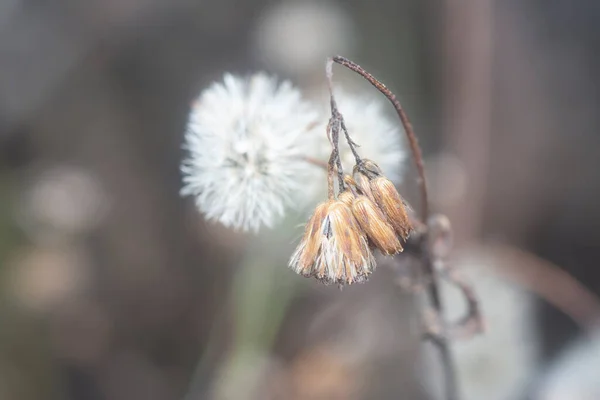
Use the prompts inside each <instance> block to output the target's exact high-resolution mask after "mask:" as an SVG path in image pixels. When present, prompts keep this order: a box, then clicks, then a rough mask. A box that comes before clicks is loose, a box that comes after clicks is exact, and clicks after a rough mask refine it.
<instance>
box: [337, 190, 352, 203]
mask: <svg viewBox="0 0 600 400" xmlns="http://www.w3.org/2000/svg"><path fill="white" fill-rule="evenodd" d="M355 198H356V196H355V195H354V193H352V192H351V191H350V190H345V191H343V192H342V193H340V194H339V195H338V200H339V201H341V202H342V203H344V204H345V205H347V206H348V207H352V203H353V202H354V199H355Z"/></svg>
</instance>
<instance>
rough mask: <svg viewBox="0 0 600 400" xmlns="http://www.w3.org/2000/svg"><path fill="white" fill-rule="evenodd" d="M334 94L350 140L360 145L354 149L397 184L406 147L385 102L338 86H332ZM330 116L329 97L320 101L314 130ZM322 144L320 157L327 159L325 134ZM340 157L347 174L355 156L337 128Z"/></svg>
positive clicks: (320, 128) (323, 124)
mask: <svg viewBox="0 0 600 400" xmlns="http://www.w3.org/2000/svg"><path fill="white" fill-rule="evenodd" d="M334 95H335V99H336V102H337V106H338V109H339V111H340V113H341V114H342V115H343V116H344V122H345V124H346V128H348V133H349V134H350V137H351V138H352V140H353V141H354V142H355V143H356V144H357V145H359V146H360V147H358V149H357V151H358V154H359V155H360V156H361V158H367V159H369V160H374V161H375V162H376V163H377V164H378V165H379V167H381V169H382V171H383V173H384V174H385V176H386V177H388V178H389V179H390V180H391V181H392V182H394V183H396V184H398V183H400V182H401V181H402V175H403V172H404V160H405V159H406V155H407V153H406V149H405V146H404V138H403V135H404V133H403V132H402V131H401V128H399V125H398V123H396V122H395V121H393V120H391V119H390V118H389V116H388V115H387V114H386V113H385V112H384V106H385V105H386V104H385V103H384V102H383V101H381V100H380V99H379V98H374V97H370V96H365V95H361V94H356V93H349V92H346V91H344V90H342V89H340V88H337V87H336V88H334ZM330 116H331V109H330V106H329V98H327V101H326V102H323V106H322V117H321V121H320V125H321V126H319V127H318V128H317V129H318V130H319V132H323V131H324V130H325V126H326V125H327V122H328V121H329V118H330ZM319 137H320V139H321V141H322V143H321V144H320V145H319V151H320V152H321V154H319V158H320V159H324V160H327V158H328V157H329V152H330V151H331V146H330V145H329V143H328V139H327V137H326V136H324V135H320V136H319ZM339 143H340V156H341V158H342V166H343V167H344V171H345V172H347V173H350V171H352V168H353V167H354V164H355V159H354V156H353V154H352V152H351V151H350V147H349V146H348V143H347V142H346V139H345V138H344V137H343V133H342V132H341V131H340V141H339Z"/></svg>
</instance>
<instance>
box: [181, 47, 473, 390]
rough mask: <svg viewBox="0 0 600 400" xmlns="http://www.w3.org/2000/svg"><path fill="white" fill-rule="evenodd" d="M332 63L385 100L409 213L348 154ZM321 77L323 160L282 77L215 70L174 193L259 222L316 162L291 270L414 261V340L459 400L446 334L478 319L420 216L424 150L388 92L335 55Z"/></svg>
mask: <svg viewBox="0 0 600 400" xmlns="http://www.w3.org/2000/svg"><path fill="white" fill-rule="evenodd" d="M335 63H337V64H339V65H342V66H344V67H346V68H348V69H350V70H352V71H354V72H356V73H358V74H359V75H360V76H362V77H363V78H364V79H366V80H367V81H368V82H369V83H371V84H372V85H373V86H374V87H375V88H376V89H377V90H378V91H379V92H381V93H382V94H383V95H384V96H385V97H386V98H387V99H388V100H389V101H390V102H391V103H392V105H393V106H394V109H395V110H396V112H397V114H398V117H399V118H400V121H401V124H402V126H403V128H404V132H405V133H406V137H407V139H408V143H409V145H410V150H411V153H412V155H413V159H414V163H415V166H416V170H417V172H418V183H419V188H420V195H421V204H420V214H419V215H418V216H417V215H416V214H415V213H414V212H413V211H412V208H411V207H410V206H409V205H408V203H407V202H406V200H405V199H404V198H403V197H402V196H401V195H400V194H399V193H398V191H397V189H396V187H395V185H394V183H393V182H392V180H390V179H388V177H387V176H386V175H385V173H384V170H383V168H381V167H380V166H379V165H378V164H377V159H376V158H375V157H373V160H371V159H366V158H363V157H361V155H360V154H359V145H358V144H357V143H355V141H354V140H353V135H354V133H353V132H351V131H350V130H349V129H348V126H351V125H350V124H347V123H346V121H345V118H344V116H343V115H342V113H341V111H340V108H339V106H338V101H337V98H336V95H335V93H334V85H333V65H334V64H335ZM326 77H327V82H328V87H329V94H330V101H329V103H330V115H329V119H328V123H327V125H326V134H327V138H328V139H329V142H330V145H331V153H330V156H329V159H328V161H322V160H320V159H319V158H318V157H317V156H316V155H315V154H314V152H313V149H312V148H313V147H316V146H317V144H318V143H319V142H318V140H315V138H316V137H317V135H322V133H320V134H317V133H315V132H314V128H315V127H318V126H319V124H318V121H317V118H316V117H315V115H316V114H315V113H314V112H313V111H312V110H311V108H310V105H309V104H308V103H307V102H305V101H304V100H302V99H301V96H300V94H299V92H298V91H297V90H296V89H295V88H293V87H292V86H291V84H289V83H287V82H284V83H283V84H281V85H277V83H276V81H274V80H272V79H269V78H268V77H267V76H265V75H263V74H257V75H255V76H253V77H251V78H250V79H248V80H243V79H238V78H236V77H233V76H231V75H226V76H225V82H224V84H215V85H213V86H212V87H211V88H209V89H208V90H207V91H205V92H204V93H203V94H202V95H201V96H200V98H199V100H198V101H197V103H196V104H195V105H194V108H193V110H192V114H191V116H190V122H189V125H188V131H187V133H186V148H187V149H188V150H189V152H190V157H189V158H188V159H186V160H185V161H184V163H183V165H182V170H183V172H184V182H185V186H184V188H183V190H182V193H183V194H193V195H195V196H196V204H197V206H198V208H199V209H200V210H201V211H202V212H203V213H204V214H205V215H206V216H207V218H209V219H213V220H218V221H220V222H221V223H223V224H224V225H227V226H231V227H233V228H237V229H241V230H253V231H258V230H259V228H260V227H261V226H262V225H266V226H272V225H274V224H275V223H276V222H277V220H278V219H280V218H281V217H282V216H283V214H284V211H285V209H286V207H288V206H290V205H293V204H294V202H298V201H299V200H298V199H299V198H301V197H302V196H301V194H306V193H311V191H310V190H306V182H308V181H317V182H318V179H316V178H314V177H311V176H310V174H311V173H313V172H314V171H319V172H320V171H322V169H325V170H326V173H327V199H326V200H325V201H324V202H322V203H320V204H319V205H317V206H316V208H315V210H314V212H313V214H312V216H311V217H310V219H309V220H308V223H307V224H306V227H305V231H304V235H303V237H302V239H301V241H300V243H299V244H298V246H297V248H296V250H295V252H294V253H293V255H292V257H291V259H290V262H289V266H290V268H291V269H293V270H294V271H295V272H297V273H298V274H300V275H303V276H306V277H312V278H316V279H317V280H318V281H320V282H322V283H325V284H336V285H339V286H340V287H343V286H345V285H350V284H354V283H360V282H366V281H367V280H368V278H369V276H370V275H371V274H372V273H373V272H374V270H375V268H376V265H377V261H376V258H375V255H374V252H375V251H376V250H379V251H380V252H381V253H382V254H383V255H385V256H390V257H392V258H388V260H391V262H392V263H393V264H394V265H395V266H396V267H402V265H403V263H405V262H408V261H410V262H413V263H414V264H416V265H417V269H418V271H419V276H420V278H421V279H420V280H419V282H417V285H415V287H423V288H425V289H426V290H424V292H425V293H427V296H426V297H427V299H428V301H427V302H426V304H427V305H425V306H424V308H423V310H422V316H423V321H424V323H423V326H424V332H423V338H424V340H429V341H431V342H432V343H433V344H434V345H435V346H436V347H437V348H438V349H439V353H440V358H441V363H442V365H443V370H444V377H445V378H444V379H445V385H444V389H445V390H444V393H445V396H446V398H447V399H449V400H450V399H452V400H454V399H458V398H459V390H458V384H457V381H456V371H455V366H454V362H453V359H452V354H451V349H450V346H449V341H450V340H451V339H454V338H461V337H463V338H464V337H470V336H472V335H474V334H477V333H480V332H481V331H482V327H483V324H482V319H481V315H480V312H479V305H478V302H477V299H476V297H475V294H474V291H473V289H472V288H471V286H470V285H469V284H468V283H467V282H466V281H465V280H464V279H463V278H462V277H461V276H460V274H459V273H458V271H455V270H454V269H453V268H452V267H451V266H450V265H449V263H448V261H447V259H448V255H449V252H450V250H451V247H452V230H451V226H450V221H449V220H448V218H446V217H444V216H441V215H434V216H431V215H430V212H429V202H428V195H427V182H426V176H425V170H424V166H423V158H422V155H421V150H420V147H419V144H418V141H417V138H416V136H415V134H414V131H413V128H412V125H411V123H410V121H409V119H408V117H407V115H406V113H405V112H404V110H403V109H402V106H401V105H400V103H399V101H398V100H397V99H396V97H395V95H394V94H393V93H392V92H391V91H390V90H389V89H388V88H387V87H386V86H385V85H384V84H382V83H381V82H380V81H378V80H377V79H375V78H374V77H373V76H372V75H371V74H369V73H368V72H367V71H365V70H364V69H363V68H362V67H360V66H359V65H357V64H355V63H353V62H352V61H350V60H348V59H346V58H344V57H340V56H335V57H332V58H330V59H328V60H327V63H326ZM377 123H378V121H376V122H375V124H373V128H374V129H376V128H377V126H376V124H377ZM383 125H385V124H383V123H382V126H383ZM369 133H370V134H371V136H374V135H373V133H372V132H369ZM321 137H322V136H321ZM340 137H341V138H342V143H343V142H344V141H345V143H346V144H347V147H348V148H349V150H350V153H351V156H352V158H353V162H354V166H353V168H352V172H351V174H350V173H347V172H346V171H345V169H344V162H347V161H346V160H345V157H342V155H341V149H340V146H341V143H340ZM372 140H375V141H379V140H385V138H380V137H373V138H372ZM384 145H385V143H384ZM384 147H385V146H384ZM360 151H362V150H360ZM343 161H344V162H343ZM315 166H316V167H319V168H314V167H315ZM315 176H316V175H315ZM440 279H444V280H447V281H448V282H450V283H452V284H454V285H456V286H457V287H458V288H459V289H460V290H461V293H463V295H464V297H465V299H466V303H467V304H468V312H467V315H465V316H464V318H461V319H460V320H459V321H457V322H456V323H452V324H447V323H446V322H445V320H444V307H443V304H442V300H441V297H440V290H439V284H440Z"/></svg>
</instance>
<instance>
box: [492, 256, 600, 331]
mask: <svg viewBox="0 0 600 400" xmlns="http://www.w3.org/2000/svg"><path fill="white" fill-rule="evenodd" d="M481 250H482V251H483V252H484V254H489V255H492V256H494V257H495V258H496V259H498V260H501V262H502V266H503V267H502V268H499V269H498V272H499V273H501V274H503V275H504V276H505V277H506V278H508V279H510V280H511V281H513V282H515V283H516V284H518V285H521V286H522V287H524V288H525V289H527V290H528V291H530V292H532V293H534V294H536V295H537V296H539V297H540V298H542V299H544V300H545V301H547V302H548V303H549V304H551V305H552V306H554V307H556V309H558V310H560V311H561V312H563V313H564V314H565V315H567V316H569V317H570V318H571V319H572V320H573V321H574V322H575V323H577V324H578V325H579V326H580V327H581V328H582V329H583V330H584V331H588V332H589V331H591V330H594V329H598V327H600V299H599V298H598V296H596V295H595V294H594V293H592V292H591V291H590V290H588V289H587V288H586V287H585V286H584V285H582V284H581V283H580V282H579V281H577V279H575V278H574V277H573V276H571V275H570V274H569V273H568V272H566V271H565V270H564V269H562V268H560V267H559V266H557V265H555V264H553V263H551V262H550V261H547V260H544V259H542V258H540V257H538V256H536V255H535V254H532V253H529V252H526V251H524V250H520V249H517V248H515V247H511V246H503V245H482V246H481Z"/></svg>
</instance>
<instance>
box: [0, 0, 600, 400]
mask: <svg viewBox="0 0 600 400" xmlns="http://www.w3.org/2000/svg"><path fill="white" fill-rule="evenodd" d="M599 18H600V3H598V2H597V1H596V0H579V1H566V0H565V1H558V0H544V1H540V0H518V1H517V0H504V1H493V0H470V1H454V0H446V1H434V0H402V1H399V0H377V1H359V0H347V1H341V0H339V1H308V0H306V1H301V0H297V1H291V0H290V1H286V2H278V1H272V0H251V1H250V0H224V1H210V2H209V1H203V0H172V1H158V0H103V1H100V0H89V1H86V2H81V1H75V0H56V1H52V2H48V1H39V0H3V1H2V2H0V204H1V207H0V399H2V400H4V399H7V400H12V399H15V400H34V399H73V400H75V399H90V400H109V399H110V400H112V399H115V400H119V399H127V400H131V399H144V400H163V399H164V400H167V399H186V400H192V399H296V400H304V399H340V400H342V399H398V398H401V399H430V398H431V399H437V398H440V399H441V398H443V397H441V396H440V393H439V391H440V385H439V362H438V361H437V359H436V354H435V351H431V350H432V349H429V348H428V345H427V344H423V343H422V342H421V341H420V339H419V334H420V320H421V314H422V312H423V308H422V307H421V302H420V301H419V295H418V294H415V293H412V292H411V291H410V290H401V289H400V288H399V287H398V286H399V285H398V284H397V283H398V282H397V281H398V279H400V278H401V277H399V276H398V271H392V270H390V269H388V268H383V267H382V268H380V269H379V270H378V271H377V273H376V274H375V275H374V276H373V278H372V279H371V280H370V282H369V283H368V284H365V285H357V286H353V287H350V288H346V289H344V290H343V291H340V290H339V289H337V288H336V287H323V286H321V285H319V284H318V283H317V282H313V281H308V280H306V279H303V278H301V277H299V276H296V275H295V274H293V273H292V272H291V271H290V270H288V269H287V268H286V263H287V258H288V256H289V254H290V253H291V251H292V249H293V247H294V243H295V242H294V240H295V239H297V238H298V236H299V232H301V228H296V229H295V230H294V229H292V230H290V229H287V230H286V229H283V228H280V229H277V230H275V231H273V232H264V233H263V234H261V235H259V236H252V235H243V234H240V233H235V232H231V231H229V230H227V229H225V228H223V227H221V226H219V225H215V224H211V223H207V222H205V221H204V220H203V218H202V216H201V215H200V214H199V213H198V212H197V211H196V210H195V208H194V205H193V201H192V200H191V199H183V198H181V197H180V196H179V194H178V192H179V188H180V186H181V176H180V173H179V163H180V160H181V158H182V156H183V152H182V150H181V144H182V138H183V132H184V130H185V125H186V122H187V115H188V112H189V108H190V104H191V102H192V101H193V99H194V97H195V96H196V95H197V94H198V93H199V91H200V90H201V89H202V88H203V87H205V86H206V85H208V84H209V83H210V82H212V81H214V80H217V79H220V78H221V76H222V74H223V73H224V72H225V71H232V72H236V73H249V72H252V71H256V70H266V71H268V72H271V73H275V74H277V75H278V76H280V77H282V78H286V79H291V80H292V81H293V82H294V83H296V84H297V85H298V86H300V87H302V88H303V89H304V90H306V91H309V92H310V91H311V90H319V88H322V87H323V86H324V84H325V78H324V73H323V71H324V62H325V58H326V57H327V56H328V55H333V54H342V55H345V56H347V57H349V58H351V59H353V60H355V61H356V62H358V63H359V64H361V65H362V66H364V67H365V68H367V69H368V70H369V71H370V72H372V73H373V74H375V76H377V77H379V78H380V79H381V80H382V81H384V82H385V83H386V84H387V85H388V86H389V87H390V88H391V89H392V90H393V91H394V92H396V94H397V95H398V97H399V98H400V100H401V101H402V103H403V105H404V107H405V108H406V110H407V112H408V113H409V115H410V116H411V118H412V120H413V124H414V126H415V129H416V132H417V135H418V136H419V139H420V142H421V144H422V146H423V147H424V153H425V156H426V168H427V173H428V175H429V179H430V190H431V197H432V208H433V209H434V210H435V211H438V212H443V213H445V214H447V215H448V216H449V217H450V218H451V220H452V222H453V226H454V230H455V234H456V237H455V242H456V251H455V254H454V256H453V262H454V264H455V266H456V267H457V268H460V270H461V271H463V272H464V273H465V275H466V276H468V277H469V279H470V280H471V282H472V283H473V285H474V287H475V289H476V290H477V292H478V294H479V296H480V301H481V306H482V309H483V312H484V315H485V318H486V323H487V332H486V334H485V335H484V336H481V337H477V338H473V339H471V340H461V341H460V342H457V343H456V344H455V345H454V346H453V351H454V355H455V357H456V359H457V369H458V372H459V377H460V385H461V390H462V398H464V399H492V400H494V399H498V400H501V399H517V400H520V399H540V400H550V399H552V400H558V399H569V400H572V399H582V400H587V399H599V398H600V330H599V329H598V328H597V324H596V321H597V317H598V315H599V307H598V301H597V298H596V297H595V296H596V295H597V294H598V293H600V269H599V268H598V261H597V260H598V257H597V256H598V252H599V244H598V243H600V206H598V196H599V195H600V152H599V149H600V135H598V133H597V132H598V129H599V128H600V119H599V117H598V113H597V110H598V107H599V106H600V97H599V93H600V79H599V75H598V71H600V58H599V55H598V51H597V48H598V45H599V43H600V29H599V28H598V24H597V21H598V20H599ZM336 71H337V72H336V77H338V78H336V79H339V81H340V82H345V83H346V84H348V85H353V86H354V87H356V88H359V89H361V90H365V91H369V90H373V89H371V88H370V87H369V86H368V85H367V84H366V83H365V82H363V81H362V80H361V79H360V78H359V77H358V76H354V75H352V74H351V73H348V72H346V71H343V70H342V69H341V68H340V67H338V68H337V69H336ZM391 111H392V110H390V112H391ZM391 115H392V116H393V114H391ZM405 170H407V171H408V172H407V174H406V176H405V179H404V183H403V185H402V186H401V190H402V193H403V194H404V195H405V197H407V198H408V199H409V200H411V201H412V202H413V203H415V204H418V191H417V190H416V184H415V173H414V170H413V169H412V164H410V163H409V164H408V165H407V166H406V167H405ZM594 293H595V294H596V295H595V294H594ZM446 294H447V296H446V306H447V311H448V314H449V317H452V316H457V315H460V314H461V312H462V310H463V308H464V305H463V304H462V301H461V299H460V297H459V296H458V295H457V293H455V291H453V290H452V288H448V293H446ZM585 396H587V397H585Z"/></svg>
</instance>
